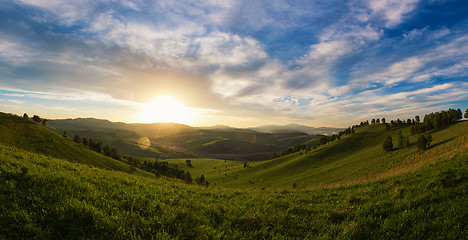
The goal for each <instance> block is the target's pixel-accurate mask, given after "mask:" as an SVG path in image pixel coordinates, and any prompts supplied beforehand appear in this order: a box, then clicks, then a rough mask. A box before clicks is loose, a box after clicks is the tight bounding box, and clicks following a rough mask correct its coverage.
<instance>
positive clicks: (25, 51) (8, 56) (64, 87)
mask: <svg viewBox="0 0 468 240" xmlns="http://www.w3.org/2000/svg"><path fill="white" fill-rule="evenodd" d="M161 95H170V96H173V97H174V98H176V99H178V101H179V102H180V103H181V104H183V105H184V106H186V107H187V108H190V111H192V112H194V113H196V114H193V116H194V117H193V119H191V121H190V122H186V123H189V124H191V125H215V124H226V125H231V126H239V127H246V126H256V125H261V124H287V123H299V124H306V125H310V126H317V127H319V126H339V127H345V126H348V125H352V124H355V123H358V122H360V121H362V120H366V119H371V118H382V117H386V118H387V119H396V118H403V119H406V118H412V117H414V115H416V114H418V115H424V114H425V113H428V112H432V111H439V110H444V109H448V108H449V107H452V108H461V109H462V110H463V112H464V111H465V109H466V108H467V107H468V3H467V2H466V1H464V0H460V1H457V0H454V1H442V0H441V1H437V0H427V1H417V0H401V1H390V0H362V1H359V0H353V1H333V0H331V1H292V0H284V1H280V0H269V1H239V0H238V1H228V0H226V1H214V0H208V1H185V0H181V1H172V0H164V1H143V0H103V1H91V0H89V1H88V0H82V1H59V0H20V1H10V0H3V1H1V2H0V111H4V112H13V113H16V114H22V113H23V112H28V113H29V114H30V115H32V114H39V115H41V116H43V117H46V118H74V117H96V118H107V119H110V120H112V121H124V122H139V121H140V120H141V119H140V118H139V116H140V115H141V112H144V111H145V108H147V107H148V105H147V104H146V103H147V102H148V101H151V100H152V99H154V98H156V97H158V96H161ZM168 114H170V113H168ZM155 121H157V119H156V120H155Z"/></svg>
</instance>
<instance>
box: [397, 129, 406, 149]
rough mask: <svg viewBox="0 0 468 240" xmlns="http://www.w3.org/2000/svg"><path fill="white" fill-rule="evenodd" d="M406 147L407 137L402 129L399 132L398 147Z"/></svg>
mask: <svg viewBox="0 0 468 240" xmlns="http://www.w3.org/2000/svg"><path fill="white" fill-rule="evenodd" d="M405 147H406V138H405V137H403V134H402V133H401V130H400V132H398V148H399V149H403V148H405Z"/></svg>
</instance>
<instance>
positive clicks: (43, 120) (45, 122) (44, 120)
mask: <svg viewBox="0 0 468 240" xmlns="http://www.w3.org/2000/svg"><path fill="white" fill-rule="evenodd" d="M48 122H49V120H47V119H42V126H44V127H47V123H48Z"/></svg>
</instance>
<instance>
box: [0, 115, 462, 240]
mask: <svg viewBox="0 0 468 240" xmlns="http://www.w3.org/2000/svg"><path fill="white" fill-rule="evenodd" d="M2 117H3V118H2V119H1V121H0V129H1V130H2V132H1V133H2V139H1V141H0V161H1V162H0V163H1V164H0V183H1V184H0V203H1V204H0V239H27V238H31V239H464V238H466V236H467V235H468V230H467V229H468V228H467V223H468V220H467V219H468V208H467V207H466V206H467V205H466V203H467V202H468V164H467V163H468V151H467V149H468V148H467V146H468V142H467V141H468V139H467V136H468V121H465V122H460V123H457V124H454V125H451V126H449V127H446V128H444V129H441V130H439V131H434V132H432V136H433V142H432V144H431V146H430V147H429V149H427V150H425V151H421V150H418V149H417V148H416V146H415V144H414V142H415V138H416V136H411V137H410V143H411V145H410V146H409V147H408V148H405V149H401V150H400V149H396V148H395V149H394V150H393V151H391V152H388V153H387V152H384V151H383V149H382V141H383V139H384V138H385V136H387V135H391V136H394V139H396V135H397V134H398V131H399V130H400V129H389V130H386V129H385V128H384V127H383V126H382V125H370V126H365V127H362V128H359V129H358V130H357V131H356V133H355V134H354V135H350V136H346V137H344V138H342V139H341V140H339V141H335V142H331V143H328V144H325V145H322V146H320V147H319V148H317V149H315V150H313V151H312V152H310V153H308V154H306V153H305V152H301V153H302V154H301V153H299V152H298V153H294V154H291V155H288V156H284V157H281V158H278V159H274V160H269V161H263V162H255V163H250V164H249V165H250V166H249V167H246V168H244V164H243V163H242V162H236V161H224V160H213V159H191V162H192V165H193V168H188V167H187V164H186V160H187V159H185V158H184V159H175V160H170V162H171V164H177V165H178V166H179V167H180V168H185V167H187V168H188V170H189V171H190V172H191V173H193V175H194V176H197V175H199V174H204V175H205V176H206V178H207V180H208V181H210V182H211V183H212V184H210V186H209V187H206V186H199V185H197V184H187V183H184V182H182V181H179V180H176V179H173V178H166V177H156V176H155V175H154V174H149V173H147V172H143V171H140V170H138V169H134V168H133V169H132V168H131V167H130V166H128V165H126V164H124V163H122V162H118V161H113V159H110V158H107V157H105V156H103V155H99V156H97V155H95V154H94V153H93V152H92V151H90V150H89V149H86V148H81V147H80V146H79V144H76V143H74V142H73V141H71V140H70V139H65V138H63V137H62V136H59V135H57V134H55V133H52V132H51V131H49V130H47V129H46V128H44V127H42V126H39V125H37V124H34V123H28V122H25V121H20V120H21V119H17V118H15V117H12V116H4V115H2ZM10 117H11V118H10ZM12 119H13V120H12ZM401 130H402V131H403V133H404V135H409V132H408V131H409V129H408V128H402V129H401ZM23 135H24V136H23ZM41 136H42V137H44V138H45V139H54V141H52V142H48V143H47V145H40V147H35V145H37V144H43V143H42V142H40V143H39V142H32V140H31V139H39V138H40V137H41ZM394 145H396V141H395V142H394ZM44 146H45V147H44ZM48 149H56V151H51V150H48ZM80 154H82V155H80ZM96 154H97V153H96ZM69 155H71V156H73V157H71V156H69ZM121 164H123V165H121ZM122 166H128V169H127V168H125V167H122ZM234 176H235V177H234ZM223 179H224V181H223ZM249 180H250V182H249ZM214 183H216V185H215V184H214ZM294 183H296V184H294Z"/></svg>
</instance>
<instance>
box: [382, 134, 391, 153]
mask: <svg viewBox="0 0 468 240" xmlns="http://www.w3.org/2000/svg"><path fill="white" fill-rule="evenodd" d="M383 149H384V150H385V151H386V152H389V151H391V150H392V149H393V139H392V137H390V136H387V137H386V138H385V141H384V142H383Z"/></svg>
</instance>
